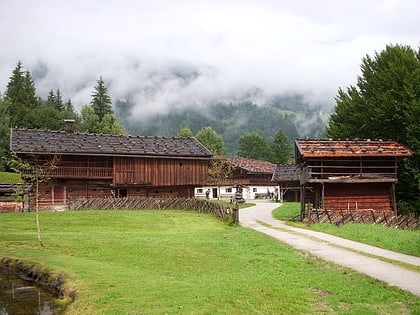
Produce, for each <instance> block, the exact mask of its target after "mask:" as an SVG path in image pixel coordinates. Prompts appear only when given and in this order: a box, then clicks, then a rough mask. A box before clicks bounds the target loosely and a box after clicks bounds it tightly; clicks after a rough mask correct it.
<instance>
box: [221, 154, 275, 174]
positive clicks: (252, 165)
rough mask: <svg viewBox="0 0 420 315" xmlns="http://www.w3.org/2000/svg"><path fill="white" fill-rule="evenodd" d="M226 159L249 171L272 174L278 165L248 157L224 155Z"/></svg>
mask: <svg viewBox="0 0 420 315" xmlns="http://www.w3.org/2000/svg"><path fill="white" fill-rule="evenodd" d="M224 159H226V161H227V162H228V163H230V164H232V165H234V166H236V167H240V168H242V169H244V170H246V171H248V172H249V173H265V174H272V173H273V172H274V170H275V168H276V165H275V164H273V163H271V162H268V161H261V160H254V159H248V158H243V157H229V156H227V157H224Z"/></svg>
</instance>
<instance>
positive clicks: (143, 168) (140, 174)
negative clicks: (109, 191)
mask: <svg viewBox="0 0 420 315" xmlns="http://www.w3.org/2000/svg"><path fill="white" fill-rule="evenodd" d="M207 170H208V161H207V160H194V159H190V160H188V159H166V158H127V157H115V161H114V183H113V184H114V185H115V186H119V185H132V184H138V185H152V186H155V187H161V186H181V185H203V184H205V183H206V182H207Z"/></svg>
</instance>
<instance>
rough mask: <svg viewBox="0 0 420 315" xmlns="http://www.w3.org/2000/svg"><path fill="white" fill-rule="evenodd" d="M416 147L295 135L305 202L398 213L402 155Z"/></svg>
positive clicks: (302, 213)
mask: <svg viewBox="0 0 420 315" xmlns="http://www.w3.org/2000/svg"><path fill="white" fill-rule="evenodd" d="M411 155H412V152H411V151H410V150H409V149H408V148H406V147H404V146H403V145H401V144H399V143H397V142H395V141H382V140H308V139H305V140H303V139H298V140H295V159H296V163H297V165H298V166H299V172H300V185H301V216H302V219H303V217H304V213H305V204H307V203H311V204H313V207H314V208H316V209H325V210H339V211H362V210H374V211H377V212H388V211H392V212H394V213H396V211H397V208H396V197H395V189H396V184H397V182H398V176H397V169H398V161H399V160H400V159H401V158H404V157H408V156H411Z"/></svg>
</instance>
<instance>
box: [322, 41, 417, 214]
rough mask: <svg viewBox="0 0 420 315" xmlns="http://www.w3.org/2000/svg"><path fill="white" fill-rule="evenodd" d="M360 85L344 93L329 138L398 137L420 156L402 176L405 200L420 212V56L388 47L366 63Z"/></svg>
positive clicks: (401, 190) (405, 48)
mask: <svg viewBox="0 0 420 315" xmlns="http://www.w3.org/2000/svg"><path fill="white" fill-rule="evenodd" d="M361 72H362V75H361V76H360V77H358V79H357V85H356V86H350V87H348V88H347V89H346V90H345V91H344V90H342V89H339V91H338V96H337V97H336V107H335V113H333V114H332V115H331V117H330V121H329V125H328V127H327V135H328V136H329V137H332V138H366V139H367V138H370V139H378V138H380V139H393V140H396V141H398V142H400V143H401V144H404V145H406V146H407V147H409V148H410V149H411V150H412V151H413V152H414V156H413V157H412V158H410V159H408V160H406V161H405V162H404V163H403V164H402V167H401V168H400V172H399V185H398V192H399V197H400V200H405V201H406V202H408V203H410V204H411V205H412V209H416V208H417V210H418V209H420V140H419V139H420V127H419V125H420V124H419V121H420V88H419V87H420V52H419V51H417V52H416V51H414V50H413V49H412V48H410V47H409V46H401V45H395V46H391V45H389V46H386V48H385V50H383V51H382V52H380V53H375V56H374V57H371V56H366V57H365V58H363V60H362V65H361Z"/></svg>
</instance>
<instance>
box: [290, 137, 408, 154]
mask: <svg viewBox="0 0 420 315" xmlns="http://www.w3.org/2000/svg"><path fill="white" fill-rule="evenodd" d="M295 145H296V148H297V150H298V153H299V154H300V156H301V157H303V158H314V157H364V156H371V157H375V156H382V157H383V156H388V157H391V156H392V157H404V156H411V155H412V154H413V153H412V152H411V151H410V150H409V149H408V148H406V147H405V146H403V145H401V144H399V143H398V142H396V141H392V140H388V141H384V140H331V139H316V140H308V139H298V140H295Z"/></svg>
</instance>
